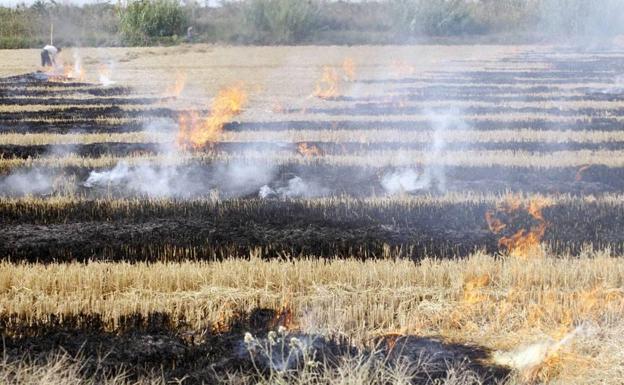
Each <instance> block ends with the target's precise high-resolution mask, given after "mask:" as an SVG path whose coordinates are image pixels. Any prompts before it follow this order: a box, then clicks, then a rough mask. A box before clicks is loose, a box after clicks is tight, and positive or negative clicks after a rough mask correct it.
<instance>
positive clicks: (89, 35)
mask: <svg viewBox="0 0 624 385" xmlns="http://www.w3.org/2000/svg"><path fill="white" fill-rule="evenodd" d="M622 11H624V4H622V2H620V1H618V0H588V1H585V0H482V1H479V2H471V1H465V0H427V1H425V0H387V1H382V2H365V3H348V2H328V1H324V0H291V1H288V0H243V1H225V2H224V4H223V5H222V6H221V7H217V8H214V7H213V8H210V7H203V6H200V5H199V4H198V3H193V2H189V3H187V4H185V5H182V4H181V3H180V2H179V1H178V0H128V1H127V2H123V3H113V2H111V3H101V4H95V5H85V6H83V7H77V6H70V5H61V4H57V3H55V2H53V1H51V0H50V1H48V0H38V1H37V2H35V3H34V4H33V5H31V6H24V5H22V6H19V7H17V8H4V7H0V20H2V23H1V24H0V48H27V47H38V46H41V44H43V43H45V42H47V41H48V40H49V25H50V22H52V23H54V25H55V39H56V43H57V44H60V45H83V46H119V45H125V46H127V45H130V46H137V45H153V44H176V43H179V42H182V41H184V40H185V39H187V36H186V29H187V28H188V27H189V26H192V27H193V34H192V40H193V41H195V42H223V43H234V44H305V43H316V44H358V43H369V44H374V43H406V42H415V41H423V40H431V39H434V40H436V41H441V40H442V41H444V40H448V39H452V40H453V41H457V38H458V37H465V36H470V37H471V38H472V39H471V40H472V41H474V38H475V37H476V38H478V39H479V40H480V41H488V39H490V40H496V41H506V40H507V41H508V40H513V41H518V40H520V41H535V40H543V39H552V38H560V37H562V36H565V37H570V36H573V37H574V38H577V37H578V36H583V39H588V38H589V39H602V38H604V37H605V36H613V35H616V34H618V33H621V32H622V29H624V27H623V26H624V23H623V21H624V20H622V19H624V16H622V15H623V14H624V12H622ZM493 37H495V39H493Z"/></svg>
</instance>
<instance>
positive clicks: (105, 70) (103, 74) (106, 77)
mask: <svg viewBox="0 0 624 385" xmlns="http://www.w3.org/2000/svg"><path fill="white" fill-rule="evenodd" d="M114 70H115V62H113V61H112V60H109V61H107V62H106V63H102V64H100V65H99V66H98V81H99V82H100V85H102V86H104V87H108V86H111V85H113V84H115V83H117V82H116V81H114V80H111V77H112V76H113V73H114Z"/></svg>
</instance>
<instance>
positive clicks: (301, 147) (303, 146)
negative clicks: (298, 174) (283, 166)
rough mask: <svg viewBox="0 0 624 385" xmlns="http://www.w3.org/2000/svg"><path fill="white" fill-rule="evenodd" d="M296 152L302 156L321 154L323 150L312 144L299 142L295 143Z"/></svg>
mask: <svg viewBox="0 0 624 385" xmlns="http://www.w3.org/2000/svg"><path fill="white" fill-rule="evenodd" d="M297 152H298V153H299V154H301V155H303V156H321V155H323V151H322V150H321V149H320V148H318V147H317V146H316V145H314V144H310V145H308V144H307V143H299V144H298V145H297Z"/></svg>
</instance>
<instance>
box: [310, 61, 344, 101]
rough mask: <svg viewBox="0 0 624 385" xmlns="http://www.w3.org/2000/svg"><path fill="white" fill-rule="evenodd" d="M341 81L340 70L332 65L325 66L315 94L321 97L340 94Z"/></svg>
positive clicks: (333, 96)
mask: <svg viewBox="0 0 624 385" xmlns="http://www.w3.org/2000/svg"><path fill="white" fill-rule="evenodd" d="M339 81H340V78H339V77H338V72H337V71H336V70H335V69H334V68H331V67H328V66H325V67H323V75H322V76H321V79H320V80H319V81H318V83H316V89H315V91H314V96H316V97H318V98H321V99H332V98H335V97H337V96H338V95H339V93H340V92H339Z"/></svg>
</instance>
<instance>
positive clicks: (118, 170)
mask: <svg viewBox="0 0 624 385" xmlns="http://www.w3.org/2000/svg"><path fill="white" fill-rule="evenodd" d="M129 174H130V168H129V167H128V164H127V163H126V162H120V163H117V165H116V166H115V168H113V169H112V170H108V171H91V174H89V178H87V180H86V181H85V182H84V183H83V185H84V186H85V187H90V188H91V187H103V186H110V185H118V184H119V183H121V181H123V180H124V179H125V178H127V177H128V175H129Z"/></svg>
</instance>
